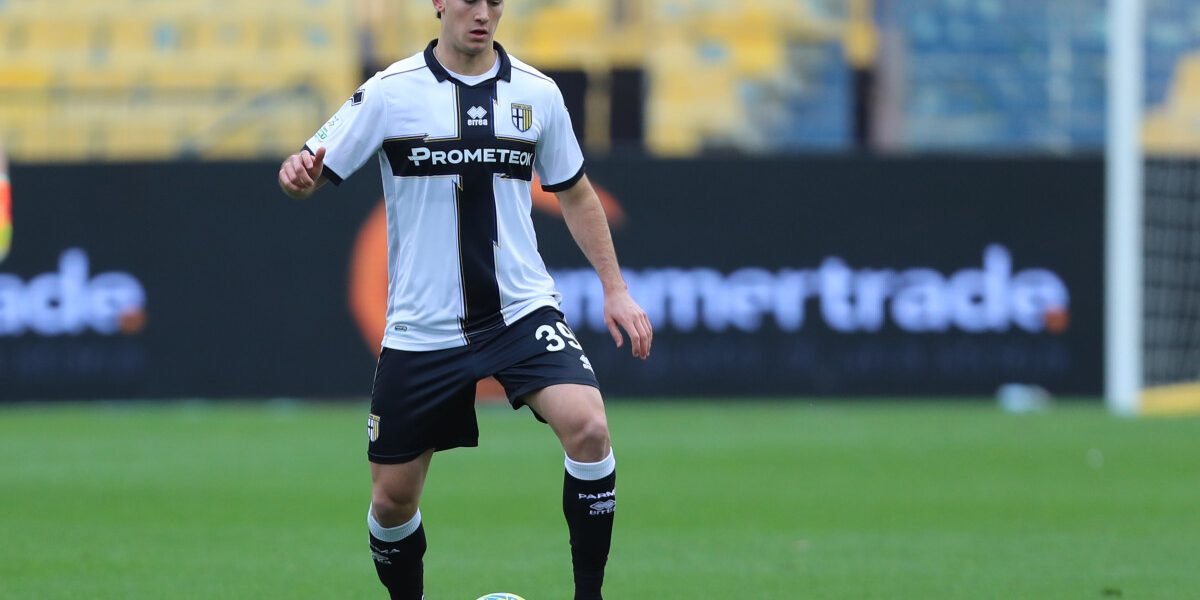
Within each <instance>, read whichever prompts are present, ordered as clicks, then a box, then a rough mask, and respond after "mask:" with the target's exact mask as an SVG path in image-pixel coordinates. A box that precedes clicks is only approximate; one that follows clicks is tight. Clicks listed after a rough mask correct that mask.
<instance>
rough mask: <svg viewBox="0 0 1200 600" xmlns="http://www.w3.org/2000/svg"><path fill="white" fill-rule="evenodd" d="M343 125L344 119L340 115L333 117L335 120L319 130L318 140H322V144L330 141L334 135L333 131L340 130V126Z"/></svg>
mask: <svg viewBox="0 0 1200 600" xmlns="http://www.w3.org/2000/svg"><path fill="white" fill-rule="evenodd" d="M341 124H342V118H341V117H339V116H338V115H333V118H331V119H329V120H328V121H326V122H325V124H324V125H322V126H321V128H320V129H318V130H317V139H318V140H321V141H322V142H324V141H325V140H328V139H329V136H330V135H332V134H333V131H334V130H335V129H337V128H338V125H341Z"/></svg>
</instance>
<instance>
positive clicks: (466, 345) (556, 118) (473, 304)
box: [279, 0, 653, 600]
mask: <svg viewBox="0 0 1200 600" xmlns="http://www.w3.org/2000/svg"><path fill="white" fill-rule="evenodd" d="M432 3H433V7H434V8H435V10H436V11H437V17H438V18H439V19H441V33H440V35H439V37H438V39H437V40H434V41H432V42H430V44H429V45H428V47H426V49H425V51H424V52H422V53H419V54H416V55H414V56H411V57H409V58H407V59H404V60H401V61H399V62H397V63H394V64H393V65H391V66H390V67H388V68H387V69H385V70H383V71H381V72H379V73H377V74H376V75H375V76H374V77H371V78H370V79H369V80H368V81H367V82H366V83H365V84H364V85H363V86H362V87H361V88H359V89H358V90H357V91H356V92H355V93H354V94H353V96H352V97H351V98H350V99H349V100H348V101H347V102H346V103H345V104H344V105H343V106H342V108H341V109H340V110H339V111H338V112H337V113H336V114H335V115H334V116H333V117H332V118H331V119H330V120H329V121H328V122H327V123H326V124H325V125H324V126H323V127H321V129H320V130H318V131H317V133H316V134H315V135H314V136H313V137H312V138H310V139H309V140H308V142H307V144H306V145H305V147H304V150H302V151H301V152H299V153H297V154H294V155H292V156H290V157H288V158H287V159H286V160H285V161H284V162H283V164H282V165H281V167H280V170H279V183H280V186H281V188H282V189H283V191H284V192H285V193H286V194H287V195H289V196H291V197H293V198H306V197H308V196H310V195H311V194H312V193H313V192H315V191H316V190H317V189H318V188H319V187H321V186H322V185H323V184H325V183H326V182H330V181H331V182H333V183H334V184H335V185H336V184H338V183H340V182H341V181H342V180H343V178H345V177H349V176H350V175H351V174H353V173H354V172H355V171H357V170H358V169H359V168H360V167H361V166H362V165H363V164H364V163H365V162H366V161H367V160H368V159H369V158H371V157H372V156H376V155H377V156H378V158H379V162H380V165H381V168H382V169H384V173H383V180H384V181H383V187H384V195H385V198H386V202H387V211H388V222H389V227H388V246H389V273H390V277H391V280H390V282H389V314H388V325H387V330H386V333H385V335H384V340H383V350H382V353H381V355H380V357H379V363H378V366H377V369H376V374H375V381H374V386H373V389H372V398H371V414H370V415H369V416H368V439H369V444H368V452H367V454H368V458H369V460H370V463H371V479H372V495H371V507H370V510H369V511H368V514H367V524H368V529H369V530H370V543H371V552H372V555H373V557H374V559H375V567H376V571H377V573H378V575H379V579H380V581H381V582H382V583H383V585H384V586H385V587H387V589H388V591H389V592H390V594H391V597H392V598H398V599H405V600H419V599H420V598H422V594H423V587H424V583H423V562H422V561H423V556H424V554H425V550H426V538H425V529H424V526H423V523H422V520H421V513H420V510H419V509H418V504H419V499H420V496H421V491H422V488H423V486H424V483H425V477H426V474H427V472H428V470H429V465H430V461H431V459H432V456H433V452H434V451H436V450H446V449H449V448H455V447H464V446H477V445H478V436H479V432H478V425H477V423H476V418H475V410H474V400H475V384H476V381H478V380H479V379H481V378H483V377H487V376H493V375H494V376H495V377H496V378H497V379H499V380H500V382H501V383H502V384H503V385H504V387H505V391H506V394H507V396H508V398H509V402H510V403H511V404H512V406H513V408H520V407H521V406H524V405H528V406H529V407H530V409H531V410H532V411H533V413H534V416H536V417H537V418H538V419H539V420H542V421H544V422H547V423H548V424H549V425H550V427H551V428H552V429H553V430H554V432H555V434H556V435H557V436H558V438H559V440H560V441H561V443H562V446H563V450H564V452H565V454H566V457H565V467H566V473H565V475H564V484H563V512H564V515H565V516H566V520H567V526H568V530H569V534H570V546H571V558H572V563H573V567H574V578H575V598H576V600H596V599H600V598H601V587H602V585H603V581H604V569H605V565H606V563H607V560H608V553H609V547H610V543H611V538H612V526H613V516H614V513H615V508H616V461H615V459H614V456H613V452H612V447H611V442H610V436H609V430H608V422H607V417H606V415H605V410H604V402H603V399H602V397H601V395H600V392H599V388H598V384H597V382H596V378H595V375H594V373H593V371H592V366H591V363H590V362H589V361H588V359H587V356H586V355H584V353H583V348H582V346H581V345H580V344H579V342H578V340H577V339H576V338H575V335H574V334H573V333H572V332H571V329H570V328H569V327H568V326H567V324H566V322H565V320H564V318H563V315H562V313H561V312H560V310H559V308H560V307H559V300H558V299H559V295H558V292H557V291H556V290H555V287H554V281H553V280H552V279H551V278H550V276H549V274H548V273H547V271H546V268H545V265H544V263H543V261H542V259H541V256H540V255H539V254H538V251H537V243H536V239H535V235H534V230H533V224H532V221H531V219H530V206H531V199H530V186H531V185H532V183H531V182H532V179H533V171H534V170H535V169H536V170H537V172H538V174H539V176H540V178H541V181H542V182H549V183H548V184H547V185H543V186H542V187H543V189H545V190H547V191H551V192H554V193H556V194H557V196H558V199H559V202H560V203H561V205H562V209H563V216H564V218H565V220H566V222H567V226H568V228H569V230H570V231H571V233H572V235H573V237H574V238H575V241H576V242H577V243H578V245H579V247H580V248H581V249H582V250H583V252H584V254H585V255H586V256H587V258H588V260H589V261H590V262H591V264H592V266H593V267H594V268H595V269H596V272H597V274H598V275H599V277H600V280H601V282H602V284H603V286H604V289H605V303H604V317H605V322H606V323H607V324H608V328H609V331H610V333H611V334H612V337H613V339H614V341H615V342H616V344H617V346H618V347H619V346H621V345H622V344H623V343H624V340H623V337H622V333H621V331H622V330H624V332H625V333H626V334H628V336H629V338H630V342H631V346H632V353H633V355H634V356H636V357H638V358H641V359H645V358H647V357H648V356H649V353H650V345H651V340H652V336H653V330H652V327H651V325H650V321H649V319H648V318H647V317H646V313H645V311H643V310H642V308H641V307H640V306H638V304H637V303H636V302H634V300H633V299H632V298H631V297H630V295H629V292H628V289H627V287H626V284H625V281H624V280H623V278H622V276H621V272H620V268H619V266H618V264H617V258H616V253H615V251H614V249H613V243H612V237H611V235H610V232H609V229H608V224H607V221H606V219H605V215H604V210H603V208H602V207H601V204H600V202H599V199H598V198H597V195H596V193H595V191H594V190H593V188H592V186H591V184H590V183H589V182H588V178H587V177H586V175H585V174H584V166H583V155H582V152H581V150H580V148H579V144H578V142H577V140H576V139H575V135H574V133H573V132H572V129H571V119H570V116H569V115H568V114H567V111H566V108H565V106H564V104H563V99H562V94H561V92H560V91H559V89H558V87H557V86H556V85H555V83H554V82H553V81H552V80H551V79H549V78H548V77H546V76H545V75H543V74H542V73H540V72H539V71H537V70H536V69H534V68H532V67H530V66H528V65H526V64H525V63H523V62H521V61H519V60H517V59H516V58H514V57H511V56H509V55H508V54H507V53H506V52H505V50H504V48H502V47H501V46H500V44H498V43H495V42H494V41H493V37H494V36H495V33H496V28H497V26H498V24H499V22H500V17H501V15H502V14H503V11H504V2H503V0H432ZM388 171H390V173H389V172H388ZM481 497H482V494H481Z"/></svg>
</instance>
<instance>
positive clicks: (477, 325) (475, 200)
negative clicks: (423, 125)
mask: <svg viewBox="0 0 1200 600" xmlns="http://www.w3.org/2000/svg"><path fill="white" fill-rule="evenodd" d="M458 92H459V93H458V118H459V119H460V120H461V122H460V123H459V131H460V132H462V135H461V136H460V137H461V139H462V141H463V142H464V143H465V144H466V145H467V146H475V147H486V146H488V145H489V143H490V142H493V141H495V139H496V134H495V130H494V129H493V128H492V125H493V123H494V122H495V119H496V115H495V112H496V110H495V109H496V104H495V102H494V101H493V98H495V95H496V84H495V82H493V83H492V84H491V85H486V86H481V87H477V88H475V87H466V86H460V87H459V90H458ZM472 107H481V108H483V109H484V110H486V111H487V115H486V116H484V117H483V118H484V119H487V120H488V124H487V125H469V124H468V122H469V121H470V120H471V116H470V115H469V114H467V113H468V111H471V109H472ZM459 173H460V174H461V176H462V178H461V179H460V181H461V186H462V187H461V189H460V190H459V192H458V251H459V260H461V261H462V278H463V281H462V285H463V296H464V298H465V300H466V315H464V317H463V319H462V329H463V335H465V336H466V338H467V341H468V342H472V341H473V340H472V337H473V336H474V335H475V334H477V333H479V332H482V331H487V330H489V329H492V328H494V327H497V326H499V325H503V324H504V318H503V316H502V315H501V314H500V284H499V282H498V281H497V280H496V245H497V243H498V242H499V237H500V236H499V233H498V232H497V227H498V225H497V223H496V190H495V186H494V185H493V175H492V169H491V168H490V167H488V165H486V164H481V163H473V164H464V165H461V167H460V171H459Z"/></svg>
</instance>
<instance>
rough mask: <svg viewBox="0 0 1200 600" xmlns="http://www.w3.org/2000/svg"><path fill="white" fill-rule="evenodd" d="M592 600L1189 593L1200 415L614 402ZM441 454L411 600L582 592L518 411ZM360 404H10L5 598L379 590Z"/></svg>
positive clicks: (540, 597)
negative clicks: (425, 547)
mask: <svg viewBox="0 0 1200 600" xmlns="http://www.w3.org/2000/svg"><path fill="white" fill-rule="evenodd" d="M609 412H610V421H611V424H612V430H613V433H614V438H615V446H616V452H617V459H618V464H619V470H618V474H619V486H618V487H619V496H618V498H619V504H618V511H617V529H616V532H615V536H614V537H615V542H614V551H613V555H612V558H611V560H610V562H609V577H608V584H607V586H606V596H607V597H608V598H610V599H611V600H642V599H647V600H658V599H674V598H739V599H756V600H758V599H801V598H804V599H808V598H830V599H832V598H837V599H843V598H855V599H867V598H879V599H889V600H891V599H897V598H913V599H921V600H930V599H938V598H947V599H949V598H954V599H960V598H998V599H1000V598H1002V599H1012V598H1054V599H1058V598H1113V597H1121V598H1138V599H1142V598H1172V599H1173V598H1200V569H1198V568H1197V567H1198V565H1200V554H1198V549H1200V419H1197V418H1184V419H1141V420H1122V419H1118V418H1115V417H1111V416H1109V415H1108V414H1106V413H1104V412H1103V411H1102V410H1101V408H1100V407H1099V406H1097V405H1086V406H1084V405H1068V406H1065V407H1060V408H1058V409H1056V410H1053V411H1050V412H1048V413H1044V414H1035V415H1024V416H1016V415H1008V414H1003V413H1001V412H999V411H998V410H996V409H995V408H994V407H993V406H992V405H991V404H990V403H983V402H966V403H956V404H950V403H947V404H917V405H913V404H900V403H854V404H844V403H833V402H828V403H812V402H795V403H763V402H750V401H738V400H728V401H722V402H707V403H690V402H688V403H684V402H672V403H657V404H656V403H649V402H614V403H612V404H611V405H610V409H609ZM480 422H481V427H482V431H483V436H482V440H481V442H482V447H481V448H478V449H461V450H454V451H451V452H446V453H441V454H438V455H437V456H435V458H434V460H433V468H432V471H431V474H430V479H429V483H428V487H427V490H426V495H425V498H424V501H423V503H422V513H423V514H424V516H425V522H426V527H427V530H428V535H429V544H430V550H429V553H428V555H427V556H426V596H427V598H429V599H430V600H473V599H474V598H476V597H478V596H481V595H483V594H484V593H487V592H498V591H507V592H513V593H517V594H520V595H522V596H524V597H525V598H527V599H528V600H561V599H567V598H569V597H570V593H569V589H570V569H569V559H568V553H567V543H566V528H565V525H564V523H563V520H562V515H561V512H560V502H561V500H560V494H561V478H562V463H561V460H562V456H561V451H560V450H559V448H558V446H557V443H556V441H555V439H554V438H553V435H552V434H551V433H550V431H549V429H548V428H546V427H545V426H543V425H539V424H537V423H536V422H534V421H533V419H532V418H531V417H530V416H529V413H528V412H527V411H522V412H520V413H513V412H512V411H510V410H508V409H507V408H505V407H486V408H482V409H481V410H480ZM365 425H366V418H365V407H364V406H361V405H357V404H356V405H322V404H287V403H260V404H204V403H196V404H172V405H167V406H153V405H147V404H117V405H83V404H75V405H69V406H45V405H21V406H9V407H0V597H2V598H22V599H24V598H79V597H86V598H205V599H208V598H369V597H375V598H379V597H383V595H382V593H381V592H382V588H380V587H378V583H377V582H376V580H375V575H374V571H373V569H372V566H371V559H370V555H369V553H368V551H367V547H366V530H365V523H364V519H365V514H366V510H367V502H368V475H367V470H366V464H365V441H366V440H365Z"/></svg>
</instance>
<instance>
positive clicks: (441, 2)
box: [433, 0, 446, 19]
mask: <svg viewBox="0 0 1200 600" xmlns="http://www.w3.org/2000/svg"><path fill="white" fill-rule="evenodd" d="M433 9H434V10H436V11H437V18H439V19H440V18H442V12H443V11H445V10H446V0H433Z"/></svg>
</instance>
